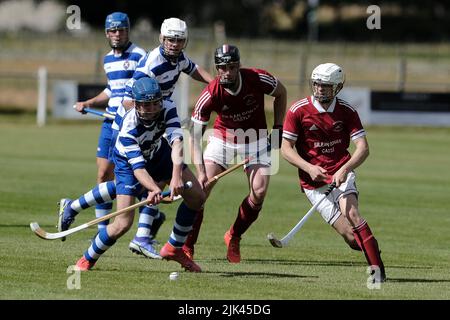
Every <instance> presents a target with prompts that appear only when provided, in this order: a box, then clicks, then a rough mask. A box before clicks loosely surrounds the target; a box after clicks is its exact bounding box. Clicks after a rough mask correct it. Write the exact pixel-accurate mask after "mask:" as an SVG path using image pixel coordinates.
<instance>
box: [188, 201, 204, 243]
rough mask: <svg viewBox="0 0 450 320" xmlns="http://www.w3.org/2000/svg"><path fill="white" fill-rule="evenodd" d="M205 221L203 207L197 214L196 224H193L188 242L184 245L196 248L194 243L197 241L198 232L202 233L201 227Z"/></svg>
mask: <svg viewBox="0 0 450 320" xmlns="http://www.w3.org/2000/svg"><path fill="white" fill-rule="evenodd" d="M202 222H203V208H202V209H200V210H199V211H197V214H196V215H195V218H194V224H193V225H192V230H191V232H189V234H188V236H187V238H186V242H185V243H184V245H185V246H186V247H189V248H194V245H195V244H196V243H197V238H198V234H199V233H200V227H201V226H202Z"/></svg>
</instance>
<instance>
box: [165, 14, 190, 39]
mask: <svg viewBox="0 0 450 320" xmlns="http://www.w3.org/2000/svg"><path fill="white" fill-rule="evenodd" d="M161 35H162V36H163V37H168V38H179V39H186V40H187V38H188V28H187V25H186V22H184V21H183V20H181V19H178V18H169V19H165V20H164V21H163V23H162V25H161Z"/></svg>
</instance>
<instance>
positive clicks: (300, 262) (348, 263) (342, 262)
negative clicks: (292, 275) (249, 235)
mask: <svg viewBox="0 0 450 320" xmlns="http://www.w3.org/2000/svg"><path fill="white" fill-rule="evenodd" d="M245 261H246V262H249V263H257V264H281V265H300V266H322V267H329V266H331V267H348V266H363V267H364V266H367V263H366V262H365V261H348V260H334V261H331V260H328V261H327V260H323V261H318V260H293V259H292V260H284V259H283V260H280V259H246V260H245ZM386 268H398V269H432V267H431V266H404V265H386Z"/></svg>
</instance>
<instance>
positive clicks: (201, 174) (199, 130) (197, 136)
mask: <svg viewBox="0 0 450 320" xmlns="http://www.w3.org/2000/svg"><path fill="white" fill-rule="evenodd" d="M205 130H206V125H202V124H199V123H195V122H193V123H192V126H191V135H190V145H191V158H192V159H191V160H192V162H193V163H194V165H195V170H196V171H197V180H198V182H199V183H200V185H201V186H202V187H205V184H206V181H208V177H207V175H206V168H205V163H204V160H203V152H202V150H201V143H202V137H203V133H204V132H205Z"/></svg>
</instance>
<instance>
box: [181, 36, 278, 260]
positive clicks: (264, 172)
mask: <svg viewBox="0 0 450 320" xmlns="http://www.w3.org/2000/svg"><path fill="white" fill-rule="evenodd" d="M214 60H215V65H216V69H217V73H218V76H217V77H216V78H215V79H214V80H213V81H212V82H210V83H209V85H208V86H207V87H206V88H205V89H204V90H203V91H202V93H201V94H200V96H199V98H198V100H197V103H196V105H195V108H194V110H193V112H192V117H191V120H192V122H193V129H192V133H191V148H192V149H193V151H192V155H193V162H194V164H195V166H196V171H197V179H198V181H199V182H200V184H201V185H202V186H203V187H204V190H205V192H206V195H207V196H208V195H209V193H210V192H211V190H212V189H213V187H214V185H215V182H213V183H210V184H208V185H206V182H207V181H208V179H210V178H212V177H214V176H215V175H217V174H219V173H221V172H223V171H224V170H226V169H227V168H228V166H229V164H232V161H233V159H234V157H235V156H236V155H237V156H240V157H242V158H248V157H251V160H250V161H249V162H248V163H247V164H246V165H245V167H244V168H245V173H246V176H247V180H248V185H249V193H248V194H247V195H246V196H245V198H244V199H243V201H242V203H241V204H240V206H239V208H238V210H237V211H238V212H237V216H236V220H235V222H234V223H233V224H232V225H231V227H230V228H229V230H228V231H226V232H225V235H224V241H225V244H226V246H227V254H226V257H227V259H228V261H229V262H231V263H239V262H240V261H241V254H240V241H241V237H242V235H243V234H244V233H245V232H246V231H247V230H248V228H249V227H250V226H251V224H252V223H253V222H254V221H255V220H256V219H257V218H258V215H259V213H260V211H261V209H262V206H263V202H264V199H265V196H266V193H267V189H268V186H269V178H270V175H269V174H268V172H269V171H270V170H269V168H270V165H271V163H270V155H269V153H268V151H269V150H268V148H269V146H268V143H267V138H268V137H267V123H266V116H265V110H264V97H265V95H268V96H271V97H273V98H274V100H273V110H274V123H273V130H272V132H274V131H278V132H277V133H278V134H279V138H280V139H281V132H280V129H281V128H282V124H283V119H284V115H285V111H286V89H285V87H284V85H283V84H282V83H281V82H280V81H279V80H278V79H277V78H275V77H274V76H273V75H271V74H270V73H269V72H267V71H265V70H262V69H256V68H241V63H240V54H239V50H238V48H237V47H236V46H233V45H228V44H224V45H222V46H220V47H218V48H217V49H216V50H215V53H214ZM213 112H215V113H217V117H216V120H215V122H214V130H213V131H214V134H213V135H212V136H211V137H210V139H209V142H208V145H207V147H206V149H205V152H204V153H203V155H202V152H201V139H202V135H203V133H204V132H205V130H206V126H207V124H208V121H209V119H210V116H211V114H212V113H213ZM277 143H279V141H277ZM202 219H203V209H202V210H200V211H199V212H198V213H197V217H196V221H195V223H194V226H193V230H192V231H191V233H190V234H189V236H188V239H187V241H186V243H185V245H184V246H183V249H184V250H185V252H186V253H187V255H188V256H191V257H192V256H193V255H194V245H195V243H196V241H197V237H198V234H199V231H200V226H201V223H202Z"/></svg>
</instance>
